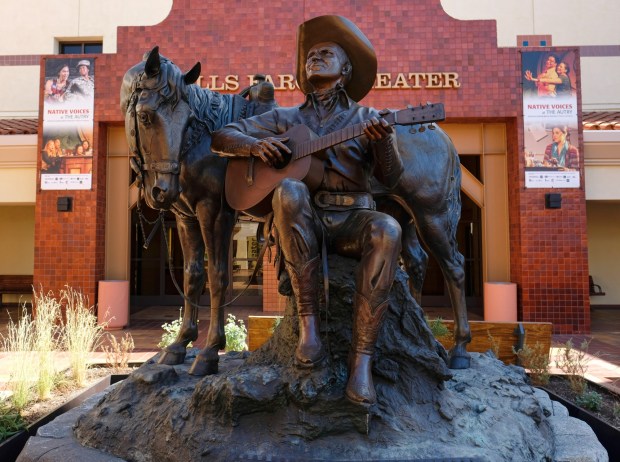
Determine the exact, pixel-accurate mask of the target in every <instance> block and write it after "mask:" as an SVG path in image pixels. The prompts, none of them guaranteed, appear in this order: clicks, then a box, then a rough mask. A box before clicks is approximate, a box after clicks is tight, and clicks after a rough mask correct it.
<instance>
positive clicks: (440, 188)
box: [373, 124, 471, 369]
mask: <svg viewBox="0 0 620 462" xmlns="http://www.w3.org/2000/svg"><path fill="white" fill-rule="evenodd" d="M395 129H396V137H397V139H398V149H399V151H400V154H401V157H402V161H403V165H404V167H405V171H404V172H403V174H402V176H401V178H400V181H399V182H398V185H397V186H396V187H395V188H394V189H393V190H391V191H387V190H385V189H384V188H383V187H382V186H381V185H380V184H379V182H374V183H373V195H374V197H375V201H376V203H377V210H381V211H382V212H385V213H389V214H390V215H392V216H393V217H394V218H396V220H398V222H399V223H400V225H401V228H402V230H403V234H402V251H401V258H402V262H403V266H404V269H405V271H406V272H407V274H408V276H409V291H410V292H411V295H412V296H413V298H414V299H415V300H416V302H418V304H420V305H421V298H422V285H423V283H424V277H425V275H426V268H427V264H428V255H427V254H426V252H425V251H424V249H423V248H422V246H421V245H420V242H419V240H418V236H419V237H420V238H421V239H422V241H423V242H424V243H425V244H426V246H427V248H428V250H429V251H430V252H431V254H432V255H433V257H435V259H436V260H437V262H438V264H439V266H440V268H441V272H442V273H443V276H444V279H445V282H446V285H447V287H448V293H449V296H450V302H451V305H452V311H453V314H454V324H455V328H454V346H453V347H452V349H451V350H450V352H449V367H450V368H451V369H466V368H469V365H470V359H469V354H468V353H467V350H466V347H467V344H468V343H469V342H470V341H471V331H470V328H469V322H468V320H467V306H466V303H465V268H464V261H465V259H464V257H463V255H462V254H461V253H460V252H459V249H458V243H457V239H456V231H457V225H458V222H459V219H460V218H461V196H460V193H461V168H460V161H459V157H458V153H457V152H456V148H455V147H454V144H453V143H452V140H450V137H448V135H447V134H446V133H445V132H444V131H443V130H442V129H441V128H440V127H437V126H435V125H434V124H430V125H426V126H422V127H421V128H419V129H410V128H409V127H406V126H396V127H395ZM416 231H417V232H416Z"/></svg>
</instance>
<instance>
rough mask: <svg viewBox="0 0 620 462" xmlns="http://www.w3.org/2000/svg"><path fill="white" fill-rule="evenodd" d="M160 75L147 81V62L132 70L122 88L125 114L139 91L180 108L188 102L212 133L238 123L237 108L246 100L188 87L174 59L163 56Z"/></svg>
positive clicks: (197, 117)
mask: <svg viewBox="0 0 620 462" xmlns="http://www.w3.org/2000/svg"><path fill="white" fill-rule="evenodd" d="M160 63H161V67H160V72H159V74H158V75H157V76H155V77H151V78H147V77H146V74H145V73H144V67H145V64H146V56H145V58H144V59H143V60H142V61H141V62H139V63H138V64H136V65H135V66H133V67H132V68H131V69H129V70H128V71H127V72H126V73H125V76H124V78H123V83H122V85H121V111H122V112H123V114H126V113H127V110H128V109H129V106H130V103H131V98H132V96H133V95H134V94H135V92H136V90H137V89H139V88H149V89H151V90H156V91H158V92H159V93H160V94H161V96H162V97H163V98H164V99H166V100H169V101H171V103H172V104H173V105H176V102H177V101H178V98H181V99H183V100H184V101H186V102H187V103H188V105H189V107H190V109H191V111H192V114H193V116H194V118H195V119H196V120H198V121H199V122H201V123H203V124H204V125H205V126H206V127H207V129H208V130H209V132H210V133H212V132H214V131H215V130H217V129H219V128H221V127H223V126H224V125H226V124H227V123H229V122H232V121H233V120H234V116H233V112H236V111H234V110H233V106H234V105H238V104H235V103H238V102H239V101H238V100H240V99H241V100H243V99H242V98H240V97H239V96H237V95H224V94H221V93H218V92H215V91H212V90H209V89H208V88H201V87H200V86H199V85H196V84H190V85H188V84H186V83H185V82H184V80H183V75H184V74H183V73H182V72H181V70H180V69H179V68H178V66H177V65H176V64H174V63H173V62H172V61H171V60H170V59H168V58H165V57H164V56H162V55H160Z"/></svg>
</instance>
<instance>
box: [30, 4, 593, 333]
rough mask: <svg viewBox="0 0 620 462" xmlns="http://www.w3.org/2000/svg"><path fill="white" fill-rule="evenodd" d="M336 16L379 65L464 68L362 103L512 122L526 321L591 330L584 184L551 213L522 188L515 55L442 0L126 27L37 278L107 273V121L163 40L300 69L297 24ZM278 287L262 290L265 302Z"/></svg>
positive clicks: (228, 14)
mask: <svg viewBox="0 0 620 462" xmlns="http://www.w3.org/2000/svg"><path fill="white" fill-rule="evenodd" d="M334 12H337V13H338V14H341V15H343V16H346V17H348V18H350V19H351V20H352V21H354V22H355V23H356V24H358V26H359V27H360V28H361V29H362V30H363V31H364V32H365V33H366V34H367V36H368V37H369V39H370V40H371V42H372V43H373V44H374V46H375V48H376V50H377V55H378V57H379V72H390V73H393V74H397V73H399V72H404V73H409V72H457V73H458V74H459V81H460V83H461V87H460V88H458V89H456V88H453V89H404V90H403V89H399V90H396V89H385V90H375V91H374V92H372V93H371V94H370V95H369V96H368V97H367V98H366V99H365V100H364V101H363V103H365V104H367V105H372V106H376V107H392V108H397V107H402V106H403V105H405V104H408V103H413V104H417V103H419V102H426V101H435V102H443V103H444V104H445V106H446V110H447V114H448V118H449V121H450V122H457V123H458V122H474V121H475V122H497V121H499V122H504V123H506V124H507V127H508V138H509V139H508V165H509V168H508V183H509V191H510V198H509V203H510V239H511V273H512V275H511V279H512V280H513V281H514V282H517V283H518V286H519V314H520V319H522V320H524V321H533V320H539V321H552V322H554V323H555V325H556V331H557V332H558V333H569V332H575V333H577V332H588V331H589V329H590V321H589V300H588V289H587V274H588V268H587V242H586V227H585V199H584V188H583V186H582V188H580V189H578V190H569V191H562V196H563V202H562V208H561V209H559V210H545V208H544V194H545V192H548V191H547V190H540V189H537V190H526V189H525V188H524V170H523V169H524V165H523V160H522V156H520V155H519V153H520V152H522V151H523V146H522V138H523V136H522V129H521V123H522V109H521V79H522V77H521V70H520V55H519V52H518V50H517V49H516V48H501V49H498V48H497V45H496V43H497V38H496V27H495V22H494V21H458V20H455V19H453V18H451V17H449V16H448V15H447V14H445V13H444V11H443V9H442V8H441V3H440V0H419V1H416V2H412V1H409V0H383V1H382V2H381V7H377V5H376V2H371V1H370V0H338V1H336V0H324V1H321V2H290V1H289V2H283V1H279V0H274V1H270V2H263V3H261V4H260V5H258V4H253V3H248V2H245V1H242V0H231V1H228V2H197V1H192V0H176V1H175V2H174V5H173V8H172V11H171V13H170V15H169V17H168V18H167V19H166V20H164V21H163V22H162V23H160V24H158V25H156V26H152V27H121V28H119V30H118V52H117V54H115V55H105V54H104V55H101V56H100V57H99V58H98V61H97V103H96V114H97V117H98V121H99V122H100V123H101V125H100V126H99V127H101V128H99V129H98V131H97V135H98V138H97V139H98V140H99V150H98V152H97V160H96V164H95V178H93V191H91V192H79V193H72V194H70V195H72V196H74V197H75V211H74V212H73V213H71V214H68V215H67V214H60V213H57V212H55V198H56V197H57V196H58V195H61V193H55V192H39V193H38V194H37V214H38V215H37V254H36V260H37V262H36V263H35V278H36V279H35V280H36V281H37V283H39V282H40V283H44V285H45V286H46V287H50V288H53V287H58V286H62V285H63V284H64V283H65V282H69V283H70V284H72V285H74V286H82V288H85V289H86V290H87V291H88V293H94V291H95V284H96V281H97V280H98V279H99V278H101V277H103V246H104V242H103V241H104V240H103V229H104V215H103V214H104V210H105V136H104V134H105V126H106V124H111V123H121V122H122V120H123V118H122V115H121V114H120V111H119V89H120V85H121V81H122V77H123V74H124V73H125V71H126V70H127V69H128V68H129V67H131V66H132V65H133V64H135V63H136V62H138V61H139V60H140V59H141V57H142V54H143V53H144V52H145V51H147V50H149V49H150V48H151V47H153V46H154V45H159V46H160V48H161V52H162V53H163V54H164V55H166V56H169V57H170V58H172V59H173V60H174V61H175V62H176V63H177V64H178V65H179V67H181V68H182V69H189V68H190V67H191V66H192V65H193V64H194V63H195V62H196V61H197V60H200V61H201V62H202V64H203V75H205V76H207V75H220V76H224V75H227V74H238V75H240V76H241V77H243V76H245V75H248V74H254V73H257V72H262V73H269V74H271V75H278V74H292V73H294V69H295V35H296V28H297V25H298V24H300V23H301V22H303V21H304V20H306V19H309V18H311V17H314V16H317V15H321V14H333V13H334ZM576 74H577V76H578V75H579V70H578V69H576ZM243 85H244V84H243V83H242V84H241V86H242V88H243ZM276 97H277V99H278V101H279V103H280V104H281V105H293V104H297V103H299V102H300V101H302V98H303V96H302V95H301V94H300V93H299V92H284V91H278V92H277V93H276ZM580 136H581V135H580ZM580 146H582V144H580ZM582 185H583V178H582ZM267 279H268V278H267V276H265V280H267ZM271 290H272V288H267V290H265V294H266V295H265V297H266V301H268V300H271V299H270V298H269V297H271V295H267V294H269V293H271V292H270V291H271Z"/></svg>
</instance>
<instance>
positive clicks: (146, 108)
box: [121, 47, 273, 375]
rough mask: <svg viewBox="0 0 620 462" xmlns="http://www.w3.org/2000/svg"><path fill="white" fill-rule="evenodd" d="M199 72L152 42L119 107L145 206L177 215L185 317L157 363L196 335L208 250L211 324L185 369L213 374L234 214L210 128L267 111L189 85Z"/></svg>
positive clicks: (179, 358) (175, 360)
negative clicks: (175, 61)
mask: <svg viewBox="0 0 620 462" xmlns="http://www.w3.org/2000/svg"><path fill="white" fill-rule="evenodd" d="M199 75H200V63H197V64H196V65H195V66H194V67H193V68H192V69H191V70H190V71H189V72H187V73H185V74H184V73H182V72H181V71H180V70H179V68H178V67H177V66H175V65H174V64H173V63H172V61H170V60H168V59H166V58H164V57H163V56H161V55H160V54H159V48H158V47H155V48H154V49H153V50H151V51H150V52H149V53H148V54H147V55H146V56H145V59H144V60H143V61H142V62H140V63H138V64H136V65H135V66H133V67H132V68H131V69H129V70H128V71H127V73H126V74H125V76H124V79H123V84H122V87H121V110H122V111H123V114H125V134H126V137H127V142H128V144H129V147H130V150H131V153H132V156H133V157H132V158H131V165H132V168H133V169H134V170H135V171H136V174H137V175H138V181H139V182H140V185H141V189H143V190H144V197H145V200H146V203H147V204H148V205H149V206H150V207H151V208H154V209H156V210H172V212H174V214H175V216H176V222H177V230H178V233H179V239H180V241H181V247H182V250H183V274H184V278H183V292H184V294H185V303H184V304H185V307H184V311H183V322H182V326H181V329H180V331H179V335H178V337H177V338H176V339H175V341H174V342H173V343H172V344H171V345H169V346H168V347H166V348H165V349H164V351H163V352H162V355H161V356H160V359H159V361H160V363H164V364H171V365H174V364H182V363H183V361H184V360H185V354H186V348H187V344H188V343H189V342H191V341H194V340H196V338H197V337H198V326H197V319H198V311H197V309H198V301H199V298H200V294H201V293H202V291H203V289H204V287H205V270H204V256H205V250H206V254H207V258H208V274H209V289H210V296H211V322H210V324H209V332H208V335H207V343H206V346H205V347H204V349H203V350H201V351H200V353H199V354H198V355H197V357H196V359H195V361H194V363H193V365H192V368H191V370H190V371H191V373H192V374H195V375H205V374H209V373H215V372H217V364H218V351H219V350H220V349H223V348H224V346H225V343H226V338H225V336H224V310H223V308H221V305H222V304H223V303H224V297H225V293H226V288H227V287H228V277H229V276H228V266H229V255H228V253H229V248H230V242H231V239H232V231H233V227H234V224H235V219H236V212H235V211H234V210H233V209H231V208H230V207H229V206H228V204H227V203H226V201H225V200H224V199H223V188H224V174H225V170H226V160H225V159H222V158H221V157H219V156H216V155H214V154H213V153H212V152H211V150H210V144H211V133H212V132H213V131H214V130H216V129H218V128H220V127H222V126H224V125H225V124H226V123H229V122H232V121H235V120H237V119H239V118H240V117H245V116H249V115H252V114H253V113H255V112H260V110H265V108H264V107H262V106H261V105H259V104H257V103H253V102H250V101H248V100H247V99H244V98H243V97H241V96H238V95H222V94H219V93H217V92H213V91H210V90H208V89H202V88H200V87H199V86H197V85H193V83H194V82H195V81H196V79H197V78H198V77H199ZM272 91H273V89H272ZM254 93H257V94H261V91H259V90H256V89H255V91H254ZM267 108H271V105H269V104H267Z"/></svg>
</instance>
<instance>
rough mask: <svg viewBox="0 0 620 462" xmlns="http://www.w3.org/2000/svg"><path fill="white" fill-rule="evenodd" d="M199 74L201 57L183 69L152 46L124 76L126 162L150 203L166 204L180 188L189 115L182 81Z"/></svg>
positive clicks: (185, 84)
mask: <svg viewBox="0 0 620 462" xmlns="http://www.w3.org/2000/svg"><path fill="white" fill-rule="evenodd" d="M199 75H200V63H196V65H194V67H193V68H192V69H191V70H190V71H189V72H187V73H185V74H184V73H182V72H181V71H180V69H179V68H178V67H177V66H176V65H174V64H173V63H172V61H170V60H168V59H167V58H165V57H163V56H161V55H160V54H159V47H155V48H153V49H152V50H151V51H150V52H149V53H147V54H146V55H145V59H144V60H143V61H142V62H140V63H138V64H136V65H135V66H133V67H132V68H131V69H129V70H128V71H127V72H126V74H125V76H124V78H123V84H122V86H121V110H122V111H123V113H124V114H125V136H126V137H127V142H128V144H129V148H130V150H131V153H132V156H133V158H132V159H131V164H132V168H133V169H134V170H135V171H136V173H137V174H138V178H139V181H141V182H142V186H143V187H144V196H145V200H146V203H147V204H148V205H149V207H151V208H154V209H159V210H168V209H170V207H171V206H172V204H173V203H174V202H175V201H176V200H177V199H178V197H179V194H180V193H181V184H180V181H179V174H180V172H181V162H182V160H183V159H182V156H183V154H184V152H183V146H184V135H185V133H186V130H187V128H188V125H189V123H190V119H191V116H192V110H191V108H190V105H189V103H188V97H187V87H188V86H189V85H190V84H192V83H194V82H195V81H196V80H197V79H198V76H199Z"/></svg>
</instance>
